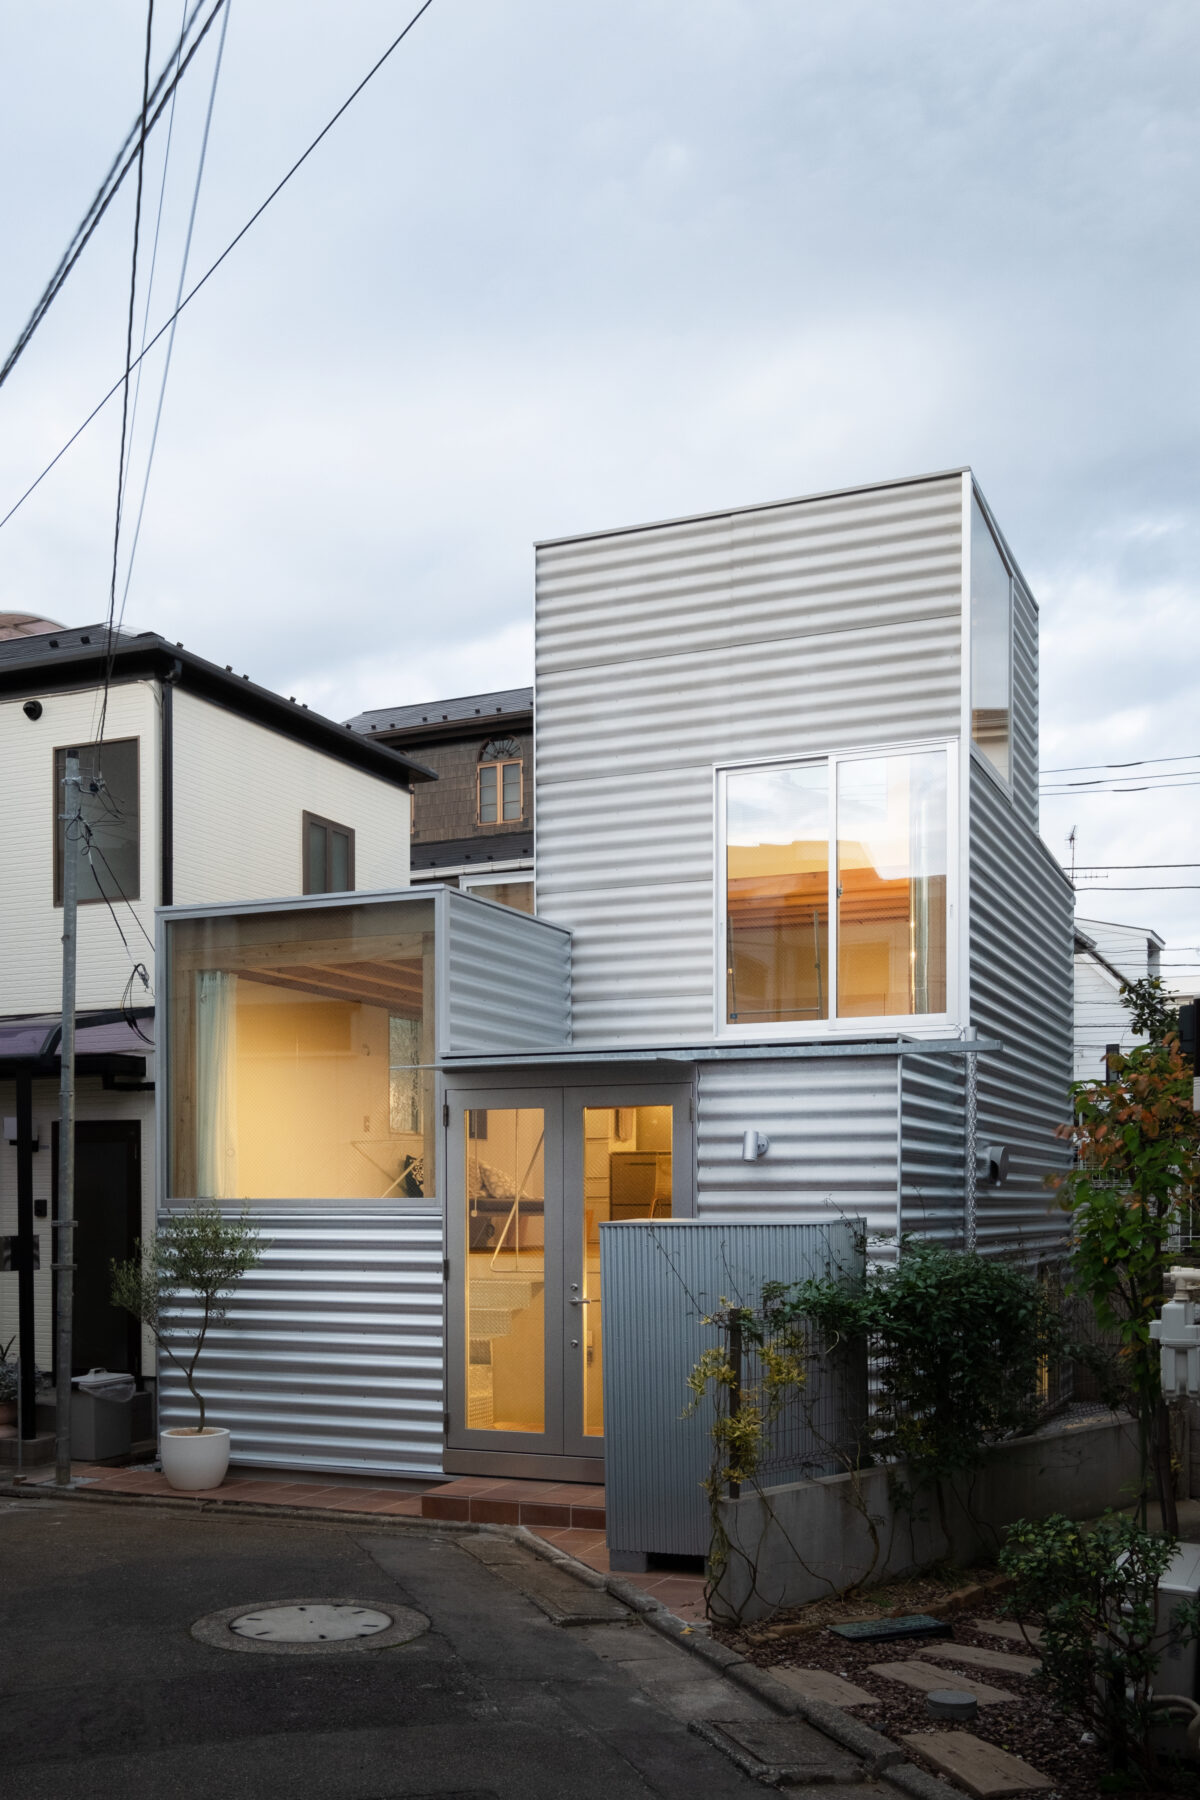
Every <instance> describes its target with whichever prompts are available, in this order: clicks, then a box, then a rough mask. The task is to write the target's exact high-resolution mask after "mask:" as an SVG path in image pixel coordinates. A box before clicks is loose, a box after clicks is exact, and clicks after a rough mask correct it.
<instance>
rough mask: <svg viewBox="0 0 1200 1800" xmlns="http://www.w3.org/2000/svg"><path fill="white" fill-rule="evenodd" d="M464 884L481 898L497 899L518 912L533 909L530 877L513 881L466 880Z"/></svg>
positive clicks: (529, 911) (470, 891)
mask: <svg viewBox="0 0 1200 1800" xmlns="http://www.w3.org/2000/svg"><path fill="white" fill-rule="evenodd" d="M462 886H463V887H464V888H465V889H466V890H467V892H468V893H469V894H478V896H479V898H480V899H481V900H497V901H499V903H500V905H501V906H512V907H515V908H516V910H517V912H524V913H531V912H532V911H533V882H532V880H530V879H529V878H528V877H526V878H525V879H524V880H520V879H518V878H516V877H514V879H513V880H512V881H464V882H463V883H462Z"/></svg>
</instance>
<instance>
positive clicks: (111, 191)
mask: <svg viewBox="0 0 1200 1800" xmlns="http://www.w3.org/2000/svg"><path fill="white" fill-rule="evenodd" d="M225 3H226V0H216V4H215V5H214V7H213V10H212V12H211V13H210V15H209V17H208V18H207V19H206V20H205V22H204V24H203V26H202V27H201V29H200V33H199V36H198V37H197V38H196V41H195V43H194V44H193V45H192V47H191V49H190V50H189V51H188V53H187V56H186V57H184V58H183V60H182V61H180V62H179V67H178V69H177V70H176V73H175V76H174V78H173V80H172V81H171V84H170V86H169V87H168V88H167V89H166V92H165V93H163V94H162V98H161V100H159V94H160V91H161V89H162V87H163V83H164V82H165V81H166V79H167V75H168V72H169V70H170V68H171V65H172V64H173V63H175V62H176V61H178V59H179V57H180V54H181V52H182V49H183V44H184V42H185V41H186V39H187V38H188V37H189V36H190V34H191V30H192V26H193V25H194V24H195V22H196V16H197V14H198V13H199V12H200V10H201V8H202V7H203V5H204V4H205V0H196V4H195V6H194V7H193V8H192V12H191V15H190V16H189V18H188V19H187V21H186V23H185V25H184V28H183V34H182V37H181V38H180V42H179V44H178V45H177V46H176V49H175V50H174V51H173V53H172V55H171V56H170V58H169V59H168V61H167V64H166V67H165V68H164V69H163V72H162V74H161V75H160V76H159V78H158V80H157V81H156V82H155V84H154V86H153V88H152V89H151V91H150V95H149V99H150V100H151V101H154V100H159V104H158V106H157V107H156V109H155V111H154V113H153V114H152V115H151V117H150V118H149V119H148V120H147V121H146V125H145V133H146V135H147V136H148V135H149V133H150V132H151V131H153V129H154V127H155V126H156V125H157V124H158V121H159V120H160V119H161V117H162V115H163V111H164V109H165V107H166V104H167V101H168V100H170V99H172V98H173V97H174V93H175V89H176V87H177V86H178V85H179V82H180V81H181V80H182V79H183V76H184V74H185V72H186V70H187V67H188V64H189V63H190V62H191V60H192V58H193V56H195V54H196V52H197V50H199V48H200V45H201V44H202V43H203V41H204V38H205V36H206V35H207V33H208V31H209V29H210V28H211V26H212V24H213V21H214V20H215V19H216V16H217V14H218V13H219V12H220V10H221V8H222V7H223V6H224V5H225ZM141 127H142V118H140V117H139V118H138V119H135V121H134V123H133V125H132V126H131V127H130V129H129V131H128V132H127V133H126V136H125V141H124V143H123V144H122V145H121V148H120V149H119V150H118V151H117V154H116V158H115V160H114V162H113V164H112V167H111V168H110V169H109V171H108V173H107V175H106V176H105V177H104V180H103V181H102V182H101V183H100V186H99V187H98V188H97V190H96V193H95V195H94V196H93V199H92V203H91V205H90V206H89V207H88V209H87V211H86V212H85V213H84V215H83V218H82V219H81V220H80V222H79V224H78V225H77V226H76V227H75V232H74V235H73V236H72V238H71V241H70V243H69V244H68V245H67V247H66V249H65V250H64V252H63V254H62V256H61V257H60V259H59V263H58V267H57V268H56V269H55V271H54V273H53V275H52V276H51V277H50V280H49V282H48V283H47V285H46V287H45V289H44V291H43V293H42V295H41V298H40V299H39V300H38V303H37V305H36V306H35V307H34V309H33V311H32V312H31V313H30V315H29V317H28V319H27V320H26V321H25V324H24V326H23V328H22V330H21V333H20V335H19V337H18V338H17V341H16V343H15V344H14V345H13V347H12V349H11V350H10V351H9V353H8V356H7V357H6V358H5V361H4V363H3V366H0V386H3V384H4V382H5V381H7V379H8V377H9V375H10V374H11V373H12V371H13V369H14V368H15V367H16V365H17V363H18V361H19V360H20V357H21V355H22V353H23V352H24V350H25V349H26V347H27V345H28V344H29V340H30V339H31V338H32V336H33V334H34V332H35V331H36V330H37V328H38V326H39V325H40V324H41V322H42V320H43V319H44V318H45V316H46V314H47V313H48V312H49V310H50V308H51V306H52V305H53V304H54V301H55V300H56V299H57V297H58V295H59V293H60V292H61V290H62V288H63V287H64V285H65V283H66V280H67V277H68V276H69V275H70V273H71V270H72V269H73V268H74V267H75V264H76V263H77V262H78V261H79V258H80V257H81V256H82V255H83V252H84V251H85V250H86V248H87V246H88V244H89V242H90V241H91V239H92V237H93V235H94V233H95V231H96V228H97V226H98V225H99V224H100V221H101V219H102V218H103V217H104V215H105V213H106V212H107V211H108V208H109V206H110V205H111V203H112V201H113V200H114V199H115V197H116V195H117V193H118V191H119V190H120V188H121V185H122V183H123V182H124V180H125V177H126V175H128V173H129V171H130V169H132V168H133V166H134V163H135V162H136V160H137V156H138V152H137V151H136V150H135V151H134V152H133V153H132V154H131V155H128V156H126V152H127V151H128V149H129V146H130V144H131V143H132V142H133V140H134V137H135V136H136V135H138V134H139V132H140V130H141ZM122 158H124V162H122Z"/></svg>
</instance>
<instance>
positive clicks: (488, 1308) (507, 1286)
mask: <svg viewBox="0 0 1200 1800" xmlns="http://www.w3.org/2000/svg"><path fill="white" fill-rule="evenodd" d="M545 1285H546V1284H545V1279H544V1277H543V1276H542V1275H541V1274H540V1273H539V1274H532V1273H531V1274H528V1275H526V1274H523V1273H522V1271H521V1270H519V1269H515V1268H500V1269H490V1268H478V1269H477V1268H475V1267H472V1269H471V1277H470V1286H469V1288H468V1307H467V1426H468V1429H469V1430H473V1431H490V1430H491V1429H492V1427H493V1425H494V1424H495V1416H494V1411H493V1407H494V1393H493V1355H492V1347H493V1345H494V1344H495V1342H496V1339H497V1338H506V1337H510V1336H511V1335H512V1329H513V1319H514V1318H515V1317H516V1315H517V1314H518V1313H521V1312H524V1311H525V1310H526V1308H527V1307H529V1306H530V1305H531V1304H532V1302H533V1300H534V1298H535V1296H536V1295H537V1294H539V1293H540V1292H541V1290H542V1289H543V1288H544V1287H545Z"/></svg>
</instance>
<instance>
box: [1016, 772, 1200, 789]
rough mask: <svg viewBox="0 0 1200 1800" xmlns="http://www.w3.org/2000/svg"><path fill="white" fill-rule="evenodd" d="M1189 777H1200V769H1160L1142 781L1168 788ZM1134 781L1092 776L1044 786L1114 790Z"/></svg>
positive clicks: (1123, 776) (1114, 777)
mask: <svg viewBox="0 0 1200 1800" xmlns="http://www.w3.org/2000/svg"><path fill="white" fill-rule="evenodd" d="M1191 775H1200V769H1162V770H1160V772H1159V773H1158V774H1157V775H1146V776H1143V777H1142V780H1143V781H1144V782H1146V783H1149V784H1152V785H1153V786H1154V787H1170V786H1172V785H1173V784H1174V783H1175V782H1178V781H1186V780H1187V779H1188V777H1189V776H1191ZM1135 779H1136V777H1134V776H1132V775H1094V776H1092V777H1090V779H1089V780H1087V781H1051V782H1048V783H1046V784H1044V785H1046V786H1049V787H1053V788H1062V789H1064V790H1068V789H1069V790H1071V791H1074V790H1075V789H1076V788H1115V787H1116V784H1117V783H1118V782H1124V781H1133V780H1135ZM1117 791H1120V790H1119V789H1118V790H1117Z"/></svg>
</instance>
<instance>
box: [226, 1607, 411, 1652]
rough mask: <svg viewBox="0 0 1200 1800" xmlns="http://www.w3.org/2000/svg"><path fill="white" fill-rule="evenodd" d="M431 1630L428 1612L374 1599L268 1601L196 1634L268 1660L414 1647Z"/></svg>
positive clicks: (237, 1610) (231, 1611) (234, 1611)
mask: <svg viewBox="0 0 1200 1800" xmlns="http://www.w3.org/2000/svg"><path fill="white" fill-rule="evenodd" d="M428 1630H429V1620H428V1619H427V1618H426V1617H425V1614H424V1613H419V1612H416V1611H415V1610H414V1609H413V1608H412V1607H411V1606H395V1605H392V1604H390V1603H389V1604H383V1605H381V1604H380V1603H379V1602H377V1601H371V1600H347V1599H337V1600H329V1599H320V1600H318V1599H311V1598H307V1599H303V1600H269V1601H264V1602H263V1604H262V1605H260V1606H246V1605H245V1603H243V1604H242V1605H241V1606H230V1607H227V1608H226V1609H225V1611H224V1612H216V1613H209V1614H208V1615H207V1617H205V1618H203V1619H197V1620H196V1623H195V1624H194V1625H193V1626H192V1636H193V1637H194V1638H198V1639H199V1640H200V1642H201V1643H202V1644H210V1645H212V1646H213V1648H214V1649H217V1650H248V1651H251V1652H252V1653H255V1654H257V1655H260V1656H262V1655H266V1656H321V1655H327V1654H329V1653H330V1652H333V1651H338V1650H341V1651H349V1652H351V1653H352V1654H353V1653H355V1652H359V1653H361V1652H362V1651H366V1650H389V1649H391V1648H392V1647H393V1646H394V1645H396V1644H407V1643H411V1641H412V1639H413V1638H418V1637H420V1636H421V1634H422V1633H423V1632H426V1631H428Z"/></svg>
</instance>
